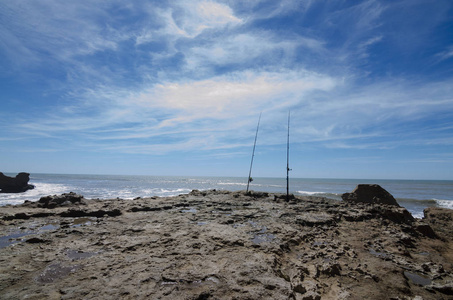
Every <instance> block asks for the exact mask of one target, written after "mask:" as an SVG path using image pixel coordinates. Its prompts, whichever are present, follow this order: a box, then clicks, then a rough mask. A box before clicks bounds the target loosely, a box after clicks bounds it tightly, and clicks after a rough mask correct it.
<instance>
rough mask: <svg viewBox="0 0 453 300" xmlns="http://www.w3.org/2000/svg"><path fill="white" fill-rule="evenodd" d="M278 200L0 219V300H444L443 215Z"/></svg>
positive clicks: (191, 198)
mask: <svg viewBox="0 0 453 300" xmlns="http://www.w3.org/2000/svg"><path fill="white" fill-rule="evenodd" d="M280 196H281V195H275V194H271V193H253V192H252V193H248V194H246V193H245V192H228V191H193V192H192V193H190V194H186V195H180V196H178V197H170V198H158V197H153V198H137V199H135V200H118V199H114V200H88V199H83V203H84V204H77V203H72V204H71V205H57V206H55V207H53V208H50V207H47V208H46V207H44V206H41V207H39V205H37V204H36V205H30V204H25V205H22V206H8V207H1V208H0V228H1V232H2V233H3V237H0V295H1V297H3V298H5V299H24V298H28V299H110V298H111V299H305V300H308V299H452V296H451V292H452V286H453V285H452V282H453V273H452V271H453V269H452V267H453V254H452V251H451V249H453V242H452V241H453V239H452V232H451V230H445V229H442V228H444V227H448V228H452V225H453V221H452V219H451V216H452V215H451V213H450V212H451V211H449V210H445V209H436V210H429V211H427V212H425V219H423V220H418V219H414V218H412V216H410V214H409V213H408V212H407V211H406V210H405V209H404V208H401V207H397V206H394V205H379V204H367V203H359V204H355V203H348V202H339V201H334V200H329V199H325V198H317V197H295V198H293V199H291V201H290V202H286V201H285V200H284V199H285V197H280ZM49 203H50V202H49ZM63 203H64V202H63ZM67 204H69V203H67ZM417 297H418V298H417Z"/></svg>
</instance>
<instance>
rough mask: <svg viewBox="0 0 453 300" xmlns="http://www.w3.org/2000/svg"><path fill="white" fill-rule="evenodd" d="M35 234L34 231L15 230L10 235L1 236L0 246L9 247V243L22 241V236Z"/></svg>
mask: <svg viewBox="0 0 453 300" xmlns="http://www.w3.org/2000/svg"><path fill="white" fill-rule="evenodd" d="M30 234H33V232H32V231H26V232H15V233H12V234H9V235H5V236H2V237H0V248H5V247H8V246H9V245H12V244H16V243H19V242H22V239H21V238H22V237H24V236H27V235H30Z"/></svg>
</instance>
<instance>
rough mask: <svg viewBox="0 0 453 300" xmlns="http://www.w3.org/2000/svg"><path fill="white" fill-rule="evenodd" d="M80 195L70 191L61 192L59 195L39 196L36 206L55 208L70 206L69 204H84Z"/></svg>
mask: <svg viewBox="0 0 453 300" xmlns="http://www.w3.org/2000/svg"><path fill="white" fill-rule="evenodd" d="M83 199H84V198H83V196H82V195H78V194H76V193H73V192H70V193H66V194H61V195H59V196H57V195H53V196H45V197H41V199H39V201H38V203H37V204H38V207H42V208H55V207H58V206H71V205H80V204H81V205H85V201H84V200H83Z"/></svg>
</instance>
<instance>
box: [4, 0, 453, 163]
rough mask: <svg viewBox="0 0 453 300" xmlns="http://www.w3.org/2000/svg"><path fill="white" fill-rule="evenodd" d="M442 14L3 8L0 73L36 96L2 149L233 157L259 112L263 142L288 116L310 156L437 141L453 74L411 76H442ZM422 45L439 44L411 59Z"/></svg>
mask: <svg viewBox="0 0 453 300" xmlns="http://www.w3.org/2000/svg"><path fill="white" fill-rule="evenodd" d="M448 7H451V4H448V2H446V1H441V2H439V4H438V7H437V6H436V7H434V6H432V5H428V4H426V3H424V2H423V1H417V2H416V3H414V2H412V1H407V0H402V1H398V2H397V3H393V2H392V3H390V2H382V1H377V0H367V1H362V2H341V3H335V2H320V1H302V2H301V1H292V0H284V1H213V0H195V1H183V0H178V1H170V2H165V1H164V2H162V1H146V2H144V1H130V2H127V3H124V2H123V1H119V0H115V1H108V2H96V1H84V2H80V1H79V2H77V1H75V2H71V3H66V2H65V3H62V2H60V1H57V0H49V1H44V2H43V1H32V2H30V1H24V0H17V1H10V2H2V3H1V4H0V54H1V57H0V63H1V64H2V67H3V68H2V69H3V71H2V73H1V74H0V76H4V78H9V77H11V78H13V80H12V81H14V82H24V86H26V85H33V86H34V88H35V90H36V91H38V92H37V93H34V92H32V91H30V92H29V94H27V97H30V100H22V102H21V104H22V105H21V107H20V109H19V105H17V104H16V105H14V104H13V103H14V101H9V100H8V101H7V103H9V107H12V108H9V109H6V108H5V109H3V110H2V111H0V115H1V117H2V121H1V123H0V127H1V128H2V129H5V130H2V131H3V133H2V135H1V136H0V142H4V143H8V142H10V143H11V144H14V143H13V142H15V141H18V139H19V140H20V141H25V140H34V141H36V140H39V139H42V140H46V141H48V142H49V141H50V142H52V143H51V144H50V145H58V141H63V140H64V141H65V145H68V146H62V147H67V148H73V149H74V148H77V149H94V148H96V149H97V151H112V152H113V151H115V152H119V153H120V152H124V153H156V154H157V153H158V154H165V153H169V152H176V151H198V150H204V151H205V152H206V155H210V156H211V157H212V156H215V155H221V156H225V157H228V156H229V154H230V153H243V151H242V150H243V148H244V147H247V145H248V144H249V143H250V137H251V136H253V134H254V128H255V125H256V121H257V120H256V119H257V115H258V114H259V112H261V111H262V112H263V120H262V129H261V130H262V132H263V136H262V137H260V143H261V145H263V146H269V148H267V149H272V147H274V146H276V145H279V144H282V143H284V142H285V141H284V134H283V135H282V134H281V133H282V132H284V131H285V128H284V127H285V123H286V122H285V119H286V117H287V111H288V110H289V109H291V112H292V115H293V116H294V117H293V118H292V127H293V128H292V130H293V131H292V134H293V139H294V143H301V144H303V143H305V144H310V145H312V146H313V147H315V148H317V149H329V150H331V149H338V150H348V151H349V150H351V151H352V150H360V151H362V150H363V151H366V150H370V149H381V150H391V149H397V148H401V147H404V145H412V146H413V147H418V146H420V147H427V146H429V145H441V146H448V145H451V138H450V134H449V130H450V129H451V126H452V124H451V121H449V120H451V119H452V118H453V114H452V113H451V112H452V111H453V98H452V97H451V96H450V95H453V79H452V77H451V76H449V75H448V76H444V77H442V76H440V75H439V74H438V73H436V72H435V70H434V69H433V70H432V72H431V73H430V74H425V73H423V72H419V70H418V68H419V66H422V67H424V68H427V67H426V65H425V64H424V62H430V64H431V65H430V67H432V68H434V67H440V66H443V69H442V70H443V72H444V74H446V73H448V72H451V68H450V69H449V68H448V64H449V62H450V61H451V57H452V56H453V52H452V47H451V43H446V42H445V43H442V45H440V42H438V40H441V39H442V38H443V37H445V36H437V35H436V33H437V32H436V30H437V28H440V25H439V24H444V22H446V21H445V20H448V13H447V12H448V11H449V10H448V9H445V8H448ZM441 8H442V9H441ZM425 9H426V10H429V12H430V13H429V14H428V13H426V16H427V17H426V18H424V19H423V22H421V23H422V24H421V23H420V24H419V23H418V22H415V19H417V20H419V18H415V17H414V18H412V17H411V16H412V15H414V16H420V15H424V13H423V10H425ZM446 11H447V12H446ZM414 28H415V29H414ZM418 33H420V34H418ZM431 34H432V35H433V36H435V37H436V38H431ZM427 45H430V46H429V47H432V48H433V49H436V50H432V49H431V48H430V49H429V51H425V52H429V53H428V54H426V56H427V57H429V59H428V58H426V59H425V60H423V61H422V60H421V56H422V55H423V53H425V52H423V51H420V50H424V49H425V50H426V49H428V48H429V47H428V46H427ZM420 53H421V54H420ZM433 57H434V58H436V59H437V62H438V63H437V64H433V63H432V60H433ZM8 70H9V71H8ZM2 74H3V75H2ZM448 74H450V73H448ZM18 89H20V88H18ZM12 93H13V92H11V94H12ZM2 97H12V96H11V95H9V94H7V93H5V94H4V96H2ZM34 99H36V100H34ZM24 102H26V104H27V105H23V103H24ZM5 103H6V101H5ZM416 133H418V136H417V134H416ZM17 145H19V142H18V143H17ZM19 146H22V144H20V145H19ZM19 146H18V147H19ZM42 148H43V145H39V147H37V149H42ZM50 148H52V149H60V148H58V147H53V146H52V147H50V146H49V149H50ZM212 150H217V152H212Z"/></svg>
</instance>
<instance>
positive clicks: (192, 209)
mask: <svg viewBox="0 0 453 300" xmlns="http://www.w3.org/2000/svg"><path fill="white" fill-rule="evenodd" d="M181 212H182V213H193V214H196V213H197V209H196V208H194V207H189V208H188V209H183V210H181Z"/></svg>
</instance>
